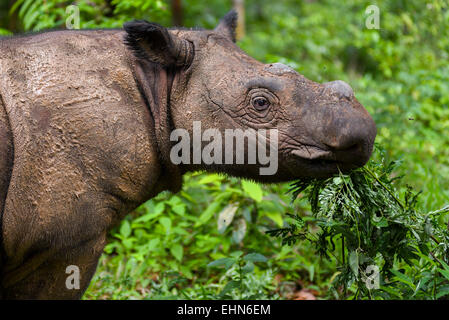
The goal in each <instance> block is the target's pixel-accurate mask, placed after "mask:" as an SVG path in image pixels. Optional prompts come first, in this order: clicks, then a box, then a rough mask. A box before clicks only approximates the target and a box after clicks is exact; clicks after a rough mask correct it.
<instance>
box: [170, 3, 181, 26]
mask: <svg viewBox="0 0 449 320" xmlns="http://www.w3.org/2000/svg"><path fill="white" fill-rule="evenodd" d="M171 11H172V22H173V25H174V26H176V27H181V26H182V20H183V19H182V18H183V15H182V0H172V1H171Z"/></svg>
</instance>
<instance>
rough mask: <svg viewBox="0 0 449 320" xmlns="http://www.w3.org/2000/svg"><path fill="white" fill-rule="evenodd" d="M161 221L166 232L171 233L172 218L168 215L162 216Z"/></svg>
mask: <svg viewBox="0 0 449 320" xmlns="http://www.w3.org/2000/svg"><path fill="white" fill-rule="evenodd" d="M159 222H160V224H162V225H163V226H164V228H165V232H166V233H167V234H169V233H170V231H171V220H170V219H169V218H167V217H162V218H160V219H159Z"/></svg>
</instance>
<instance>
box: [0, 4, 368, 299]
mask: <svg viewBox="0 0 449 320" xmlns="http://www.w3.org/2000/svg"><path fill="white" fill-rule="evenodd" d="M235 21H236V15H235V13H233V12H231V13H229V14H228V15H226V16H225V18H224V19H223V20H222V22H221V23H220V25H219V26H218V27H217V28H216V29H215V30H167V29H165V28H163V27H161V26H159V25H157V24H152V23H148V22H142V21H141V22H132V23H128V24H126V25H125V30H92V31H54V32H47V33H42V34H37V35H31V36H24V37H18V38H8V39H4V40H0V76H1V78H0V214H1V223H2V224H1V245H2V246H1V254H0V256H1V259H0V274H1V275H0V281H1V284H0V295H1V297H2V298H6V299H24V298H27V299H77V298H80V297H81V296H82V294H83V293H84V291H85V290H86V288H87V286H88V284H89V281H90V279H91V277H92V276H93V274H94V272H95V269H96V265H97V261H98V258H99V257H100V255H101V253H102V251H103V247H104V245H105V242H106V235H107V232H108V230H110V228H111V227H112V226H114V225H115V224H117V223H118V222H119V221H120V219H122V218H123V217H124V216H125V215H126V214H127V213H129V212H130V211H132V210H133V209H135V208H136V207H137V206H139V205H140V204H142V203H143V202H145V201H147V200H148V199H150V198H151V197H154V196H155V195H157V194H158V193H159V192H161V191H163V190H171V191H173V192H177V191H178V190H179V189H180V188H181V182H182V174H184V173H185V172H188V171H193V170H198V169H205V170H207V171H211V172H216V171H219V172H225V173H228V174H230V175H233V176H238V177H249V178H252V179H255V180H258V181H261V182H265V183H267V182H280V181H289V180H292V179H295V178H299V177H304V176H314V177H324V176H329V175H330V174H332V173H335V172H336V171H337V170H338V169H337V168H340V169H342V170H349V169H351V168H355V167H359V166H362V165H364V164H365V163H366V161H367V160H368V159H369V157H370V155H371V152H372V146H373V142H374V138H375V135H376V128H375V125H374V122H373V120H372V119H371V117H370V116H369V114H368V113H367V112H366V110H365V109H364V108H363V107H362V106H361V105H360V104H359V102H358V101H357V100H356V98H355V97H354V94H353V92H352V90H351V88H350V87H349V86H348V85H347V84H346V83H344V82H341V81H337V82H330V83H327V84H318V83H315V82H312V81H310V80H307V79H306V78H304V77H303V76H302V75H300V74H298V73H297V72H295V71H293V70H292V69H290V68H288V67H286V66H284V65H281V64H271V65H266V64H263V63H260V62H258V61H256V60H254V59H253V58H251V57H249V56H247V55H246V54H245V53H244V52H243V51H241V50H240V49H239V48H238V47H237V46H236V45H235V44H234V40H235V39H234V28H235ZM261 97H262V98H263V99H265V100H263V99H262V100H260V99H259V100H257V99H256V98H261ZM193 121H201V122H202V127H203V130H205V129H207V128H218V129H219V130H220V131H223V130H224V129H235V128H241V129H247V128H254V129H259V128H264V129H272V128H276V129H278V130H279V170H278V172H277V174H275V175H273V176H260V175H259V171H258V170H257V169H258V166H256V165H253V166H245V165H222V166H220V165H209V166H208V165H178V166H176V165H174V164H173V163H172V162H171V161H170V159H169V152H170V148H171V146H172V145H173V142H170V140H169V136H170V132H171V131H172V130H173V129H175V128H185V129H187V130H189V132H191V130H192V123H193ZM70 265H76V266H78V267H79V268H80V276H81V279H80V281H81V284H80V289H78V290H76V289H67V288H66V284H65V282H66V279H67V277H68V274H66V268H67V267H68V266H70Z"/></svg>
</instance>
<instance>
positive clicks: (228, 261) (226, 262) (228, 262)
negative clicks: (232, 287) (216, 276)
mask: <svg viewBox="0 0 449 320" xmlns="http://www.w3.org/2000/svg"><path fill="white" fill-rule="evenodd" d="M235 262H236V260H235V259H233V258H221V259H218V260H215V261H212V262H211V263H209V264H208V265H207V266H208V267H224V268H226V269H229V268H230V267H231V266H232V265H233V264H234V263H235Z"/></svg>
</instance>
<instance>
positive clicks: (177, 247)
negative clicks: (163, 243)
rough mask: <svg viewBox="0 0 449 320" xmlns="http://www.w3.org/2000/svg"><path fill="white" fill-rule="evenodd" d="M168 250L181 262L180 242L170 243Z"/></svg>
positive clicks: (181, 249)
mask: <svg viewBox="0 0 449 320" xmlns="http://www.w3.org/2000/svg"><path fill="white" fill-rule="evenodd" d="M170 252H171V254H172V255H173V256H174V257H175V258H176V260H178V261H179V262H181V260H182V255H183V248H182V246H181V245H180V244H177V243H176V244H174V245H172V246H171V248H170Z"/></svg>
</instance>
